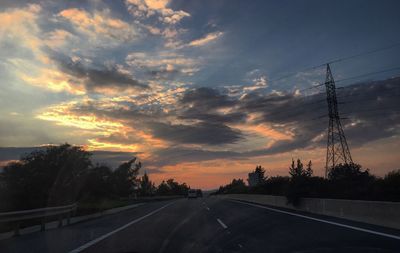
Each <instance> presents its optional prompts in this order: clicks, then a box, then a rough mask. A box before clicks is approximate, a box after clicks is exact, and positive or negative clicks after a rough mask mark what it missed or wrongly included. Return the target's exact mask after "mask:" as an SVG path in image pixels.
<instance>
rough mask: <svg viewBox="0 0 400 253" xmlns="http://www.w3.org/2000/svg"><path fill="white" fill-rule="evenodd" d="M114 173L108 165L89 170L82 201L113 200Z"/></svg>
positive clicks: (82, 192)
mask: <svg viewBox="0 0 400 253" xmlns="http://www.w3.org/2000/svg"><path fill="white" fill-rule="evenodd" d="M111 179H112V171H111V169H110V168H109V167H108V166H106V165H97V166H96V167H93V168H91V169H89V170H88V172H87V174H86V177H85V184H84V186H83V188H82V191H81V197H80V198H81V199H85V200H90V201H97V200H103V199H106V198H112V196H113V189H112V187H111V186H112V185H111V184H112V183H111Z"/></svg>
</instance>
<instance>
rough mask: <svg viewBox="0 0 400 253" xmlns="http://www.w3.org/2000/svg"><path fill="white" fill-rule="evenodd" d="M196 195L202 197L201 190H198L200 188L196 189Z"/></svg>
mask: <svg viewBox="0 0 400 253" xmlns="http://www.w3.org/2000/svg"><path fill="white" fill-rule="evenodd" d="M196 192H197V197H200V198H202V197H203V191H202V190H200V189H197V191H196Z"/></svg>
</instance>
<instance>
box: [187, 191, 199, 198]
mask: <svg viewBox="0 0 400 253" xmlns="http://www.w3.org/2000/svg"><path fill="white" fill-rule="evenodd" d="M187 197H188V199H191V198H197V191H196V190H195V189H189V191H188V194H187Z"/></svg>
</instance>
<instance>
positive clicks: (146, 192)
mask: <svg viewBox="0 0 400 253" xmlns="http://www.w3.org/2000/svg"><path fill="white" fill-rule="evenodd" d="M155 191H156V187H155V186H154V183H153V182H151V181H150V179H149V176H148V175H147V173H146V172H145V173H144V175H143V176H142V178H141V179H140V188H139V193H140V195H141V196H152V195H154V193H155Z"/></svg>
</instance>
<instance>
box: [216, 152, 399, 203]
mask: <svg viewBox="0 0 400 253" xmlns="http://www.w3.org/2000/svg"><path fill="white" fill-rule="evenodd" d="M288 172H289V176H273V177H268V176H267V172H266V170H265V169H264V168H263V167H261V166H257V167H256V169H255V170H254V171H253V172H252V173H254V174H255V175H256V178H257V179H258V180H257V184H256V185H248V184H246V183H245V181H244V180H243V179H233V180H232V182H231V183H229V184H227V185H225V186H221V187H220V188H219V189H218V191H217V192H216V193H215V194H234V193H249V194H268V195H280V196H286V198H287V201H288V203H292V204H294V205H297V204H298V203H299V201H300V199H301V198H302V197H303V198H304V197H307V198H334V199H353V200H355V199H357V200H375V201H400V170H394V171H391V172H389V173H388V174H386V175H385V176H384V177H377V176H374V175H372V174H371V173H370V172H369V170H368V169H363V168H362V167H361V165H359V164H349V165H345V164H339V165H337V166H336V167H334V168H332V169H331V170H330V171H329V173H328V175H327V178H323V177H318V176H314V175H313V170H312V162H311V161H309V162H308V163H307V165H306V166H304V164H303V163H302V161H301V160H300V159H297V161H296V162H295V161H294V160H292V162H291V164H290V166H289V171H288ZM248 181H249V180H248Z"/></svg>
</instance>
